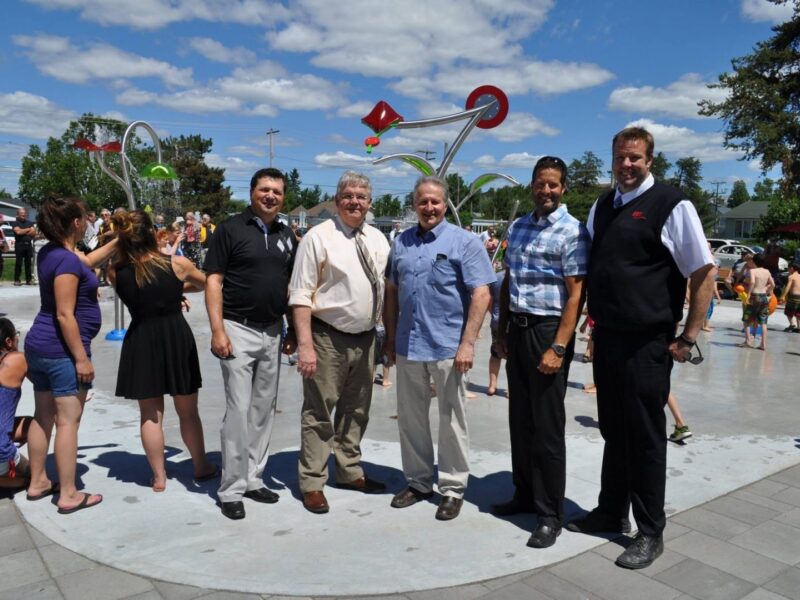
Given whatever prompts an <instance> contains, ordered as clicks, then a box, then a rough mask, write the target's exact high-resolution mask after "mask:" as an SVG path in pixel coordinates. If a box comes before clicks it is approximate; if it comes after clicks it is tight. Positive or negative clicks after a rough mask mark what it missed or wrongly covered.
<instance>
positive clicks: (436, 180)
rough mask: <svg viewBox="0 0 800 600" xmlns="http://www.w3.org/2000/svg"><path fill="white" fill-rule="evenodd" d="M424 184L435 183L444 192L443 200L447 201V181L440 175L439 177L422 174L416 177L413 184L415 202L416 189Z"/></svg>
mask: <svg viewBox="0 0 800 600" xmlns="http://www.w3.org/2000/svg"><path fill="white" fill-rule="evenodd" d="M425 184H431V185H435V186H437V187H439V188H441V189H442V191H443V192H444V201H445V202H447V198H448V196H449V194H448V188H447V182H446V181H445V180H444V179H442V178H441V177H439V176H438V175H423V176H422V177H420V178H419V179H417V182H416V183H415V184H414V201H415V202H416V200H417V191H418V190H419V188H420V187H422V186H423V185H425Z"/></svg>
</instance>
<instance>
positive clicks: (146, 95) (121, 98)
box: [116, 88, 241, 114]
mask: <svg viewBox="0 0 800 600" xmlns="http://www.w3.org/2000/svg"><path fill="white" fill-rule="evenodd" d="M116 101H117V102H119V103H120V104H126V105H130V106H141V105H147V104H158V105H159V106H164V107H166V108H171V109H172V110H176V111H180V112H186V113H198V114H204V113H211V112H229V111H238V110H239V109H241V102H239V100H237V99H236V98H232V97H230V96H223V95H219V94H210V93H209V92H208V90H204V89H193V90H186V91H183V92H177V93H174V94H156V93H153V92H147V91H144V90H139V89H135V88H131V89H128V90H125V91H124V92H122V93H120V94H118V95H117V97H116Z"/></svg>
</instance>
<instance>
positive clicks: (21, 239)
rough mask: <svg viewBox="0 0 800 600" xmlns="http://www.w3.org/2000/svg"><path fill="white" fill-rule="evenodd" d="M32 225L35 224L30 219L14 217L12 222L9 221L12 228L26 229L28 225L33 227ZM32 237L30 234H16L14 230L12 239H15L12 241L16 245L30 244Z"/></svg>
mask: <svg viewBox="0 0 800 600" xmlns="http://www.w3.org/2000/svg"><path fill="white" fill-rule="evenodd" d="M34 225H36V223H34V222H33V221H31V220H30V219H19V218H17V219H15V220H14V222H13V223H11V227H12V228H14V227H21V228H22V229H28V228H29V227H33V226H34ZM33 238H34V236H32V235H27V234H18V233H16V232H14V239H15V242H14V243H15V244H16V245H17V246H30V245H31V244H32V243H33Z"/></svg>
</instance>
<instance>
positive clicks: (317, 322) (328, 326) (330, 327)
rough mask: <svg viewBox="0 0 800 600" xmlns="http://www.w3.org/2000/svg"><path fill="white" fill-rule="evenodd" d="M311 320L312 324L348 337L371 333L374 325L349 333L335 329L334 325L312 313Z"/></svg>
mask: <svg viewBox="0 0 800 600" xmlns="http://www.w3.org/2000/svg"><path fill="white" fill-rule="evenodd" d="M311 322H312V323H313V324H314V325H318V326H319V327H321V328H323V329H328V330H329V331H333V332H335V333H339V334H341V335H349V336H350V337H360V336H362V335H367V334H368V333H373V332H374V331H375V328H374V327H373V328H372V329H367V330H366V331H360V332H358V333H350V332H349V331H342V330H341V329H336V327H334V326H333V325H331V324H330V323H328V322H327V321H323V320H322V319H318V318H317V317H315V316H313V315H312V317H311Z"/></svg>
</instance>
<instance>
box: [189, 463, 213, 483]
mask: <svg viewBox="0 0 800 600" xmlns="http://www.w3.org/2000/svg"><path fill="white" fill-rule="evenodd" d="M217 477H219V466H218V465H214V470H213V471H211V473H207V474H206V475H201V476H200V477H195V478H194V481H195V483H202V482H204V481H211V480H212V479H216V478H217Z"/></svg>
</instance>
